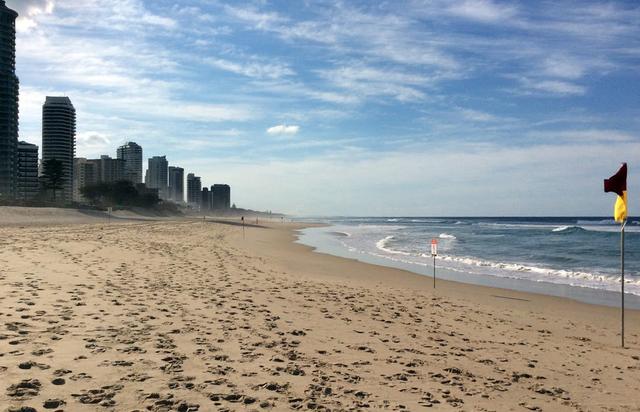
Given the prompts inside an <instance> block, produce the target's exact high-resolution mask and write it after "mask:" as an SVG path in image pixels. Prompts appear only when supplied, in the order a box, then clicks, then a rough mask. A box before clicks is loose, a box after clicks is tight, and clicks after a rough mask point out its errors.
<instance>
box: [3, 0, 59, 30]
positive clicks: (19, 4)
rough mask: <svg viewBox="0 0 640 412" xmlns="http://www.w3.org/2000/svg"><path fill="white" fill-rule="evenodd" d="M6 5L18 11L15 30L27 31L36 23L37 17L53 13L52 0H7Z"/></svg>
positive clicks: (53, 4) (53, 5)
mask: <svg viewBox="0 0 640 412" xmlns="http://www.w3.org/2000/svg"><path fill="white" fill-rule="evenodd" d="M7 6H8V7H9V8H11V9H13V10H15V11H17V12H18V20H17V21H16V30H17V31H18V32H27V31H29V30H31V29H33V28H35V27H36V26H37V25H38V17H39V16H40V15H43V14H51V13H53V10H54V7H55V2H54V0H8V1H7Z"/></svg>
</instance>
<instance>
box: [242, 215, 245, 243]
mask: <svg viewBox="0 0 640 412" xmlns="http://www.w3.org/2000/svg"><path fill="white" fill-rule="evenodd" d="M244 239H245V238H244V216H242V240H244Z"/></svg>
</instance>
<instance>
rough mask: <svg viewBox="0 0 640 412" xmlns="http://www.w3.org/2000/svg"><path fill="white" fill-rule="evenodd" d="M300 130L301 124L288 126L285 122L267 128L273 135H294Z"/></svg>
mask: <svg viewBox="0 0 640 412" xmlns="http://www.w3.org/2000/svg"><path fill="white" fill-rule="evenodd" d="M299 131H300V126H287V125H284V124H279V125H277V126H273V127H270V128H268V129H267V133H268V134H270V135H272V136H282V135H287V136H294V135H296V134H298V132H299Z"/></svg>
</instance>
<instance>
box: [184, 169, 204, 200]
mask: <svg viewBox="0 0 640 412" xmlns="http://www.w3.org/2000/svg"><path fill="white" fill-rule="evenodd" d="M201 195H202V183H201V182H200V178H199V177H198V176H196V175H194V174H193V173H189V174H188V175H187V203H188V204H190V205H192V206H196V207H199V206H200V200H201V199H200V198H201Z"/></svg>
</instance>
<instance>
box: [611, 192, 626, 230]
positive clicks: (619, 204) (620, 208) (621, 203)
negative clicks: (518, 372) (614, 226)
mask: <svg viewBox="0 0 640 412" xmlns="http://www.w3.org/2000/svg"><path fill="white" fill-rule="evenodd" d="M613 217H614V219H615V220H616V222H620V223H622V222H624V221H625V220H626V219H627V191H626V190H625V191H624V192H622V196H618V198H617V199H616V204H615V206H614V207H613Z"/></svg>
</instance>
